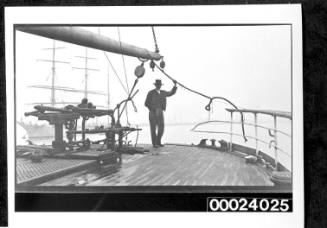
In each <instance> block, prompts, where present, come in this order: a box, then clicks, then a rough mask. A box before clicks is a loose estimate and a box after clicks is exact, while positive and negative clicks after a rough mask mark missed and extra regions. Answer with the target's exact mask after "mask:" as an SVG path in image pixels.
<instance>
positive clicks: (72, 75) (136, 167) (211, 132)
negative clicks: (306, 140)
mask: <svg viewBox="0 0 327 228" xmlns="http://www.w3.org/2000/svg"><path fill="white" fill-rule="evenodd" d="M278 7H280V8H278ZM152 8H154V9H152ZM152 8H151V7H150V8H147V7H143V8H141V9H140V10H139V11H138V12H137V13H136V11H135V10H136V9H135V8H133V7H127V8H124V7H118V8H115V7H103V8H101V7H99V8H89V9H88V8H87V7H85V9H84V8H83V7H81V9H76V11H75V12H74V10H72V9H65V10H63V9H58V8H57V9H52V7H48V8H47V9H45V11H43V12H42V13H41V12H40V9H33V8H32V10H35V15H34V16H35V19H33V18H32V17H30V15H31V13H32V12H33V11H30V10H27V9H24V8H18V9H9V10H8V11H7V13H8V14H7V16H8V15H9V16H8V21H9V22H8V23H9V26H10V29H9V28H8V31H9V32H10V35H8V34H7V35H8V36H7V38H9V37H10V43H9V44H10V45H12V46H11V47H9V48H10V50H12V52H11V55H10V56H11V57H12V60H13V61H12V63H11V64H12V65H11V67H12V68H8V69H7V70H10V72H11V74H7V83H10V86H12V87H11V88H12V89H13V90H10V92H9V94H8V90H7V96H10V95H12V96H11V98H10V99H11V101H10V104H9V106H8V107H7V110H10V113H11V114H8V116H10V118H8V126H9V127H12V128H11V130H9V131H10V132H11V133H12V135H13V136H14V137H13V138H12V139H11V140H10V142H9V141H8V147H9V146H10V148H11V149H12V151H10V153H9V154H10V157H11V158H12V159H9V162H11V164H10V167H12V168H13V169H11V171H10V172H11V173H10V175H9V176H8V177H9V179H11V180H10V183H11V187H12V189H11V190H12V191H13V193H16V199H15V205H16V210H17V208H23V206H22V207H20V205H23V204H24V203H23V201H22V202H20V199H21V198H19V197H17V194H20V195H22V194H23V195H24V194H25V195H28V194H29V193H37V194H40V195H45V196H46V195H47V194H54V195H56V194H63V193H64V194H82V195H83V194H90V195H92V194H98V193H105V194H107V195H110V194H112V193H127V194H128V193H154V194H155V193H188V194H192V193H205V194H208V193H210V194H209V195H207V197H206V200H205V201H204V202H203V206H204V208H206V211H211V212H228V211H229V212H233V211H241V212H242V211H243V212H247V213H249V212H251V213H252V212H253V213H258V212H279V213H289V215H290V219H291V218H293V217H292V216H291V215H292V213H296V215H297V216H300V215H301V212H300V211H299V210H298V209H297V208H301V207H303V205H301V202H302V203H303V198H302V197H303V163H301V161H303V148H302V144H301V140H303V139H302V137H303V135H302V131H301V129H302V127H303V126H302V108H303V107H302V101H301V100H299V99H298V98H299V97H301V96H302V95H301V94H302V65H301V64H302V62H301V60H302V56H301V55H302V52H301V48H302V47H301V39H302V37H301V8H300V6H299V5H288V6H285V5H284V6H278V5H277V6H273V7H272V6H270V7H268V6H264V7H262V8H260V7H258V6H257V7H256V6H253V7H248V8H246V9H245V10H244V11H242V10H243V8H242V9H241V8H240V7H236V6H234V7H226V6H216V7H214V8H210V9H209V8H207V7H195V6H194V7H186V8H185V9H184V8H183V10H182V8H181V7H171V8H169V7H165V8H163V9H158V8H156V7H152ZM258 8H260V9H258ZM52 10H53V11H52ZM161 10H162V12H160V11H161ZM215 10H216V11H215ZM238 10H239V11H238ZM105 11H107V12H109V13H111V15H110V16H108V15H105V16H103V20H102V19H101V18H102V17H101V16H99V15H103V13H104V12H105ZM268 11H270V13H267V14H266V15H263V12H268ZM21 12H24V13H26V14H29V16H27V17H26V18H27V19H28V20H23V19H24V18H25V16H24V15H25V14H21V15H20V16H17V17H13V15H17V14H19V13H21ZM45 12H48V15H46V14H45ZM58 12H62V13H63V15H65V16H63V17H62V18H61V19H54V20H51V19H48V18H51V14H56V13H58ZM68 12H73V13H72V14H71V16H67V15H68ZM86 12H88V13H89V14H90V15H93V16H94V17H93V19H90V20H89V21H88V20H86V18H83V19H81V18H82V17H81V15H84V13H86ZM97 12H98V16H95V15H96V14H97ZM132 12H133V13H132ZM153 12H156V13H157V14H155V13H153ZM168 12H170V13H171V17H170V18H169V19H168V18H166V17H165V15H166V14H167V13H168ZM194 12H198V14H197V15H196V16H194ZM228 12H230V14H229V15H228V16H225V15H226V14H228ZM242 13H243V14H242ZM140 15H146V16H145V17H144V18H143V17H140ZM154 15H155V16H154ZM158 15H159V16H158ZM178 15H180V17H179V16H178ZM192 15H193V16H192ZM119 16H120V17H119ZM43 17H44V18H45V20H41V18H43ZM190 18H192V20H191V19H190ZM7 112H8V111H7ZM9 144H10V145H9ZM8 156H9V155H8ZM301 175H302V176H301ZM227 193H228V194H231V195H228V197H227V195H224V194H227ZM233 194H238V195H237V196H236V195H233ZM246 194H248V195H246ZM251 194H257V197H252V195H251ZM260 194H266V195H260ZM274 194H275V195H274ZM274 196H275V197H274ZM25 204H26V203H25ZM80 204H82V203H81V202H80ZM100 204H101V202H99V204H98V206H96V207H95V209H94V210H97V209H96V208H99V207H101V205H100ZM33 205H34V204H29V205H28V206H26V205H25V206H24V208H25V209H22V210H23V211H33V210H34V209H33ZM99 205H100V206H99ZM47 206H49V207H51V206H50V205H42V208H45V207H47ZM19 210H20V209H19ZM38 210H39V209H38ZM50 210H51V209H50ZM113 210H115V209H113ZM119 210H124V209H119ZM177 210H178V209H177ZM63 211H64V209H63ZM126 211H129V209H128V207H126ZM163 211H170V209H167V208H166V209H163ZM172 211H173V210H172ZM277 214H278V213H277ZM242 216H244V214H243V215H242ZM266 216H267V215H266ZM269 216H270V215H269ZM299 224H301V221H300V220H299V221H298V223H294V224H292V226H288V227H299V226H300V225H299ZM258 225H259V224H258ZM253 227H256V226H253Z"/></svg>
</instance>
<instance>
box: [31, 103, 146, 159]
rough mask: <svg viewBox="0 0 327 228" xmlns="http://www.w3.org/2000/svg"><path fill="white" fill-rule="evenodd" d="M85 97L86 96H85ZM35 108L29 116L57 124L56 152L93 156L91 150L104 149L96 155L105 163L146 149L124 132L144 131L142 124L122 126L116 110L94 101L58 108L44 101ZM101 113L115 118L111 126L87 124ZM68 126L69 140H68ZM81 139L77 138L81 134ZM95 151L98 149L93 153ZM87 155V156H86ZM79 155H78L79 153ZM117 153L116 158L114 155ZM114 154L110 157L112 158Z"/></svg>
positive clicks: (54, 145) (54, 143) (52, 151)
mask: <svg viewBox="0 0 327 228" xmlns="http://www.w3.org/2000/svg"><path fill="white" fill-rule="evenodd" d="M83 100H84V99H83ZM34 109H35V111H32V112H26V113H25V116H35V117H37V118H38V120H45V121H48V123H49V124H50V125H54V133H55V134H54V140H53V141H52V148H51V149H50V150H48V151H47V152H50V153H49V154H51V155H53V156H58V155H59V156H62V155H66V156H68V157H72V156H73V155H74V154H76V153H78V154H79V158H83V157H86V158H89V157H90V156H89V155H90V153H92V151H93V152H94V150H96V151H101V153H96V154H97V156H96V158H97V159H98V160H99V162H100V163H101V164H103V163H106V161H107V163H108V161H110V162H111V163H112V162H113V163H115V162H116V161H119V162H120V161H121V159H120V157H121V153H124V152H128V153H140V152H146V150H144V149H143V148H140V147H132V146H129V145H128V142H126V141H124V136H125V135H127V134H129V133H130V132H133V131H140V130H141V129H140V128H133V127H127V126H121V125H120V121H119V119H118V121H115V117H114V113H115V111H114V110H111V109H109V110H103V109H97V108H96V107H95V106H93V105H92V103H85V101H82V103H81V104H79V105H77V106H73V105H68V106H65V107H64V108H55V107H49V106H43V105H37V106H35V107H34ZM101 116H109V117H110V118H111V123H110V126H107V127H104V126H100V127H98V126H96V127H93V128H91V129H90V128H86V122H87V121H88V120H89V119H90V118H96V117H101ZM79 119H81V129H80V130H78V129H77V126H78V121H79ZM64 128H65V133H66V138H67V140H64V134H63V133H64ZM91 134H98V135H99V134H104V136H105V138H104V139H101V140H97V141H91V140H90V139H89V138H87V137H86V136H87V135H91ZM78 135H81V137H79V138H80V139H78V140H77V136H78ZM92 144H98V145H99V146H97V148H96V149H94V148H92V147H91V145H92ZM93 154H94V153H93ZM83 155H84V156H83ZM75 157H76V156H75ZM113 157H115V158H116V159H112V158H113ZM109 158H110V159H109Z"/></svg>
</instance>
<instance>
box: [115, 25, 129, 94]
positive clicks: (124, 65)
mask: <svg viewBox="0 0 327 228" xmlns="http://www.w3.org/2000/svg"><path fill="white" fill-rule="evenodd" d="M117 30H118V38H119V46H120V51H121V52H123V48H122V46H121V39H120V29H119V27H117ZM121 57H122V59H123V67H124V75H125V81H126V86H127V91H128V93H129V85H128V80H127V73H126V64H125V58H124V55H123V54H121Z"/></svg>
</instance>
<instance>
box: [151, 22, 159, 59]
mask: <svg viewBox="0 0 327 228" xmlns="http://www.w3.org/2000/svg"><path fill="white" fill-rule="evenodd" d="M151 28H152V34H153V40H154V47H155V52H156V53H159V48H158V42H157V37H156V33H155V32H154V28H153V26H151Z"/></svg>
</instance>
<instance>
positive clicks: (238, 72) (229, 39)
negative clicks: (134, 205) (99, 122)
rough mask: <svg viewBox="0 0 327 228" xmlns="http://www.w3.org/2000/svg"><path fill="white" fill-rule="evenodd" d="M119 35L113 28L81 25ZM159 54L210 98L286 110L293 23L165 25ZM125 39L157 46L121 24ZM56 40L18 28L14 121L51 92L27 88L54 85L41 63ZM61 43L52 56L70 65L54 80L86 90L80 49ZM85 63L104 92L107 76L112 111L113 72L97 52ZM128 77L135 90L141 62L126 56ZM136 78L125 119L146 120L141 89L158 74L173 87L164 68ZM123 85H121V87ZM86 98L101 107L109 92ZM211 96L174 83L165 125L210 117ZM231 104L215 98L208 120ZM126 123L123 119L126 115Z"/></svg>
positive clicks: (143, 32)
mask: <svg viewBox="0 0 327 228" xmlns="http://www.w3.org/2000/svg"><path fill="white" fill-rule="evenodd" d="M83 29H86V30H90V31H93V32H95V33H99V32H100V33H101V34H102V35H105V36H108V37H110V38H113V39H116V40H119V37H118V28H117V27H101V28H98V27H84V28H83ZM154 29H155V32H156V37H157V41H158V45H159V49H160V54H161V55H163V56H164V60H165V62H166V67H165V71H166V72H167V73H168V74H170V75H171V76H172V77H173V78H175V79H176V80H177V81H178V82H180V83H183V84H185V85H186V86H187V87H190V88H192V89H194V90H197V91H199V92H202V93H204V94H206V95H208V96H223V97H226V98H227V99H229V100H231V101H232V102H233V103H234V104H236V105H237V106H238V107H241V108H251V109H269V110H281V111H291V54H290V53H291V44H290V27H289V26H287V25H280V26H277V25H276V26H210V27H208V26H202V27H200V26H187V27H183V26H174V27H171V26H162V27H155V28H154ZM119 31H120V38H121V41H122V42H124V43H129V44H132V45H135V46H139V47H143V48H146V49H148V50H150V51H154V41H153V36H152V30H151V27H120V28H119ZM52 45H53V40H51V39H48V38H43V37H39V36H35V35H31V34H27V33H23V32H20V31H17V32H16V108H17V112H16V113H17V120H20V119H23V120H24V121H31V122H35V121H36V118H34V117H28V118H26V117H24V112H26V111H32V110H33V106H32V105H29V103H37V102H49V101H50V93H51V92H50V90H45V89H35V88H30V87H29V86H30V85H49V86H50V85H51V63H49V62H42V61H38V60H39V59H51V57H52V52H51V50H44V48H49V47H52ZM56 46H57V47H65V49H59V50H58V51H57V52H56V60H60V61H67V62H69V64H58V65H57V66H56V77H55V81H56V85H58V86H66V87H73V88H76V89H83V88H84V72H83V71H82V70H76V69H73V67H84V62H83V59H81V58H77V57H76V56H83V55H85V47H81V46H78V45H73V44H69V43H65V42H60V41H57V42H56ZM88 55H89V57H93V58H96V59H94V60H90V62H89V67H90V68H95V69H99V71H94V72H93V71H92V72H90V74H89V89H90V90H97V91H103V92H107V88H108V75H109V94H110V105H109V106H110V108H114V107H115V106H116V104H117V103H119V101H121V100H122V99H125V98H126V97H127V95H126V93H125V92H124V90H123V89H122V87H121V85H120V84H119V82H118V79H117V78H116V76H115V74H114V72H113V69H112V68H111V67H110V66H109V64H108V61H107V59H106V57H105V55H104V53H103V52H102V51H99V50H95V49H90V48H89V49H88ZM107 56H108V57H109V59H110V61H111V62H112V63H113V65H114V68H115V70H116V71H117V73H118V75H119V77H120V78H121V80H122V81H123V83H124V84H126V82H125V76H124V66H123V57H122V55H119V54H114V53H107ZM124 62H125V66H126V73H127V80H128V84H129V87H132V84H133V83H134V80H135V79H136V77H135V76H134V70H135V67H136V66H138V65H140V61H139V60H138V59H137V58H135V57H129V56H124ZM145 67H146V73H145V76H144V77H143V78H141V79H140V80H139V83H138V85H137V89H138V90H139V93H138V94H137V95H136V97H135V104H136V106H137V112H134V110H133V109H132V106H129V109H128V114H129V115H128V116H129V122H130V123H132V124H142V123H147V122H148V111H147V109H146V108H145V107H144V101H145V98H146V94H147V92H148V91H149V90H151V89H153V88H154V86H153V82H154V81H155V79H161V80H162V81H163V83H164V85H163V87H162V89H164V90H170V89H171V88H172V86H173V83H172V82H171V81H170V80H169V79H168V78H166V77H165V76H164V75H163V74H162V73H161V72H159V71H158V70H155V71H154V72H152V70H151V69H150V68H149V62H147V63H145ZM125 86H126V85H125ZM82 98H83V94H77V93H69V92H59V91H58V92H56V99H57V101H77V102H78V101H80V100H81V99H82ZM89 101H91V102H92V103H94V104H95V105H101V106H106V105H107V102H108V98H107V96H99V95H90V96H89ZM207 103H208V100H207V99H205V98H203V97H200V96H198V95H196V94H192V93H190V92H189V91H187V90H185V89H183V88H178V90H177V93H176V94H175V95H174V96H172V97H169V98H168V100H167V110H166V113H165V121H166V123H189V122H201V121H204V120H207V119H208V112H207V111H205V109H204V107H205V106H206V105H207ZM225 108H230V106H229V105H228V104H225V103H220V102H214V104H213V112H212V113H211V114H210V118H211V119H228V117H229V115H228V112H226V111H225ZM123 121H125V117H124V120H123Z"/></svg>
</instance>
